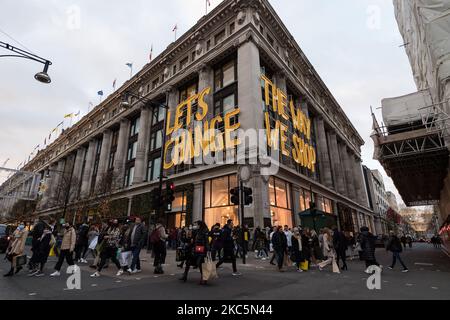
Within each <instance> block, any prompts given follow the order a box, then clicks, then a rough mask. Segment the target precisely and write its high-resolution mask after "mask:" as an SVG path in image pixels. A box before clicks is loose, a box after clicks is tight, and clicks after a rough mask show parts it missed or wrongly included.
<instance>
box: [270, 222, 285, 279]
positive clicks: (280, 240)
mask: <svg viewBox="0 0 450 320" xmlns="http://www.w3.org/2000/svg"><path fill="white" fill-rule="evenodd" d="M272 245H273V250H274V251H275V253H276V257H277V263H278V271H280V272H283V269H282V268H283V261H284V255H285V254H286V253H287V238H286V235H285V234H284V232H283V228H282V227H281V226H280V227H278V230H277V232H275V233H274V234H273V236H272Z"/></svg>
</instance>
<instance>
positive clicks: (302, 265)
mask: <svg viewBox="0 0 450 320" xmlns="http://www.w3.org/2000/svg"><path fill="white" fill-rule="evenodd" d="M308 267H309V261H308V260H305V261H303V262H300V269H302V270H303V271H308Z"/></svg>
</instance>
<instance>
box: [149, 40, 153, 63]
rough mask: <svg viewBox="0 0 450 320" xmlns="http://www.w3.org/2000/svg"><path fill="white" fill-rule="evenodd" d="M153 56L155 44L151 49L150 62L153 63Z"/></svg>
mask: <svg viewBox="0 0 450 320" xmlns="http://www.w3.org/2000/svg"><path fill="white" fill-rule="evenodd" d="M152 56H153V44H152V47H151V48H150V62H151V61H152Z"/></svg>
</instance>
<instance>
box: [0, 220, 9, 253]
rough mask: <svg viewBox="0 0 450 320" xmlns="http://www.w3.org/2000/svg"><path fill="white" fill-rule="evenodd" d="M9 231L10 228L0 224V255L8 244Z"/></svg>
mask: <svg viewBox="0 0 450 320" xmlns="http://www.w3.org/2000/svg"><path fill="white" fill-rule="evenodd" d="M9 230H10V228H9V227H8V226H7V225H6V224H0V253H5V252H6V249H8V244H9V239H10V235H9Z"/></svg>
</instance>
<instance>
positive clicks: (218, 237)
mask: <svg viewBox="0 0 450 320" xmlns="http://www.w3.org/2000/svg"><path fill="white" fill-rule="evenodd" d="M209 236H210V237H211V258H212V260H213V261H216V256H217V254H219V260H220V250H222V246H223V244H222V230H221V229H220V224H219V223H216V224H215V225H214V226H213V228H212V229H211V231H210V232H209Z"/></svg>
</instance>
